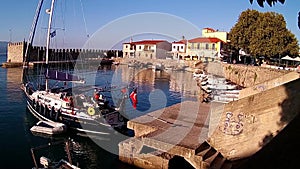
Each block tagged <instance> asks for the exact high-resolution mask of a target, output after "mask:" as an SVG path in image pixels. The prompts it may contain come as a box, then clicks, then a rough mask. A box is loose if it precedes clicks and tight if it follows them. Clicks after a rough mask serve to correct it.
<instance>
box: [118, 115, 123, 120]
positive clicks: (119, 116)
mask: <svg viewBox="0 0 300 169" xmlns="http://www.w3.org/2000/svg"><path fill="white" fill-rule="evenodd" d="M118 120H119V122H123V121H124V117H123V116H122V115H121V114H118Z"/></svg>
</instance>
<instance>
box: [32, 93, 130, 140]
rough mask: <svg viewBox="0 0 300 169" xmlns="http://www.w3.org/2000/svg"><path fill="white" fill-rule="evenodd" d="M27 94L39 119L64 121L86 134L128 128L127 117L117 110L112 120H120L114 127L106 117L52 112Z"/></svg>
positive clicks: (107, 133)
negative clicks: (93, 117) (97, 117)
mask: <svg viewBox="0 0 300 169" xmlns="http://www.w3.org/2000/svg"><path fill="white" fill-rule="evenodd" d="M26 95H27V108H28V110H29V111H30V112H31V114H33V115H34V116H35V117H36V118H37V119H39V120H43V121H49V122H59V123H63V124H65V125H66V126H67V127H68V129H71V130H75V131H77V132H84V133H86V134H96V135H110V134H112V133H115V132H114V131H115V130H117V131H119V132H123V130H126V119H125V118H124V117H122V116H121V114H119V113H117V112H116V113H115V114H114V119H112V120H118V123H117V124H116V125H115V126H114V127H113V126H112V125H110V124H109V122H107V121H106V120H107V119H104V117H103V118H99V119H97V120H95V119H92V118H87V117H79V116H76V115H72V114H69V113H59V112H52V113H51V111H50V110H46V111H45V109H47V108H44V107H43V106H41V105H38V104H36V103H34V101H33V100H31V98H30V97H29V95H28V94H27V93H26ZM124 133H126V132H124Z"/></svg>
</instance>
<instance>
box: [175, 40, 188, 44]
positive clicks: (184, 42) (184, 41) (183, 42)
mask: <svg viewBox="0 0 300 169" xmlns="http://www.w3.org/2000/svg"><path fill="white" fill-rule="evenodd" d="M186 42H187V40H181V41H177V42H173V44H186Z"/></svg>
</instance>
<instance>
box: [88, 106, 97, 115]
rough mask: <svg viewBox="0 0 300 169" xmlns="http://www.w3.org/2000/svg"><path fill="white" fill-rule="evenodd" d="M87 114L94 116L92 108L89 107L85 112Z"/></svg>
mask: <svg viewBox="0 0 300 169" xmlns="http://www.w3.org/2000/svg"><path fill="white" fill-rule="evenodd" d="M87 113H88V114H89V115H91V116H93V115H95V109H94V108H92V107H89V108H88V110H87Z"/></svg>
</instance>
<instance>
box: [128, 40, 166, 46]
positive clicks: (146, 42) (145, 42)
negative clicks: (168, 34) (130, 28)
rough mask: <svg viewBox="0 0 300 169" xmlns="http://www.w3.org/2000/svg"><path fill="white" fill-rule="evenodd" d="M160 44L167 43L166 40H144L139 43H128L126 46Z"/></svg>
mask: <svg viewBox="0 0 300 169" xmlns="http://www.w3.org/2000/svg"><path fill="white" fill-rule="evenodd" d="M160 42H166V41H165V40H142V41H137V42H131V43H130V42H127V43H124V44H133V45H156V44H157V43H160Z"/></svg>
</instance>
